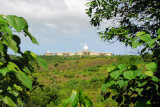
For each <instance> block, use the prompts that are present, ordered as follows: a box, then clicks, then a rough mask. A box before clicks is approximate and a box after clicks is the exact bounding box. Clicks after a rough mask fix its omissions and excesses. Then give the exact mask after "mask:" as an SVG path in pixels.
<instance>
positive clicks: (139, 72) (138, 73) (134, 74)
mask: <svg viewBox="0 0 160 107" xmlns="http://www.w3.org/2000/svg"><path fill="white" fill-rule="evenodd" d="M141 73H142V71H138V70H135V71H133V76H134V78H136V77H137V76H140V75H141Z"/></svg>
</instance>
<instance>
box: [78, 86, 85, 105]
mask: <svg viewBox="0 0 160 107" xmlns="http://www.w3.org/2000/svg"><path fill="white" fill-rule="evenodd" d="M83 101H84V95H83V92H82V90H81V89H79V103H80V104H82V103H83Z"/></svg>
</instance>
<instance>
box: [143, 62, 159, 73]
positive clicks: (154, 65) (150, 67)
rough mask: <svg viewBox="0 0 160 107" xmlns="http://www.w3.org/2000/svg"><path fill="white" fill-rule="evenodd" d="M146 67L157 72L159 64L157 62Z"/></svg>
mask: <svg viewBox="0 0 160 107" xmlns="http://www.w3.org/2000/svg"><path fill="white" fill-rule="evenodd" d="M145 67H146V69H147V70H149V71H153V72H156V71H157V64H156V63H155V62H150V63H148V64H147V65H145Z"/></svg>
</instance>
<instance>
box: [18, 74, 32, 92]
mask: <svg viewBox="0 0 160 107" xmlns="http://www.w3.org/2000/svg"><path fill="white" fill-rule="evenodd" d="M16 74H17V78H18V79H19V80H20V81H21V82H22V84H23V85H24V86H25V87H27V88H29V89H30V90H32V80H31V79H30V78H29V76H27V75H26V74H25V73H23V72H18V73H16Z"/></svg>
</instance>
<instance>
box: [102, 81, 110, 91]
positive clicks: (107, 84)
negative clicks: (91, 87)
mask: <svg viewBox="0 0 160 107" xmlns="http://www.w3.org/2000/svg"><path fill="white" fill-rule="evenodd" d="M110 85H111V83H109V82H107V83H105V84H103V85H102V86H101V92H105V91H106V89H107V87H109V86H110Z"/></svg>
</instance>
